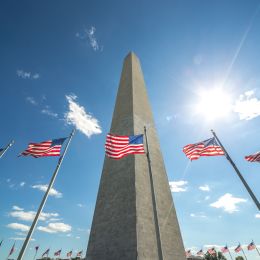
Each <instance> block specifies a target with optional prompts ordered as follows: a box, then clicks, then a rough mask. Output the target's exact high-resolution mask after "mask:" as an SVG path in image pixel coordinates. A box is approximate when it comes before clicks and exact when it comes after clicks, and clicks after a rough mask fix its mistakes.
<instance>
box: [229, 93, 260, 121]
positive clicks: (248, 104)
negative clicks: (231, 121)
mask: <svg viewBox="0 0 260 260" xmlns="http://www.w3.org/2000/svg"><path fill="white" fill-rule="evenodd" d="M254 95H255V92H254V90H250V91H246V92H245V93H244V94H242V95H240V97H239V99H238V100H237V101H236V103H235V105H234V107H233V111H234V112H236V113H238V115H239V119H240V120H251V119H253V118H255V117H258V116H259V115H260V99H257V97H255V96H254Z"/></svg>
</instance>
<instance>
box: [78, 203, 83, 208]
mask: <svg viewBox="0 0 260 260" xmlns="http://www.w3.org/2000/svg"><path fill="white" fill-rule="evenodd" d="M77 206H78V207H80V208H84V207H85V205H84V204H81V203H78V204H77Z"/></svg>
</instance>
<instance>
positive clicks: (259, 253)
mask: <svg viewBox="0 0 260 260" xmlns="http://www.w3.org/2000/svg"><path fill="white" fill-rule="evenodd" d="M252 242H253V243H254V244H255V242H254V241H253V240H252ZM255 249H256V251H257V253H258V255H259V256H260V252H259V250H258V248H257V246H256V244H255Z"/></svg>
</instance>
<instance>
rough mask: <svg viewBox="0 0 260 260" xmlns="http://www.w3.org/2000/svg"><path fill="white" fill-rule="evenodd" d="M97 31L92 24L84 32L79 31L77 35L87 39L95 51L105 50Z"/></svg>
mask: <svg viewBox="0 0 260 260" xmlns="http://www.w3.org/2000/svg"><path fill="white" fill-rule="evenodd" d="M95 33H96V28H95V27H94V26H91V27H90V28H89V29H85V30H84V33H79V32H77V33H76V37H77V38H79V39H81V40H85V39H87V40H88V41H89V44H90V46H91V47H92V49H93V50H94V51H103V46H100V45H99V43H98V41H97V37H96V34H95Z"/></svg>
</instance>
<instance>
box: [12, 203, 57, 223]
mask: <svg viewBox="0 0 260 260" xmlns="http://www.w3.org/2000/svg"><path fill="white" fill-rule="evenodd" d="M14 208H15V209H16V210H15V211H11V212H9V215H10V216H11V217H13V218H17V219H19V220H23V221H33V220H34V217H35V215H36V212H35V211H24V210H23V209H21V208H19V207H18V209H17V208H16V206H14V207H13V209H14ZM58 216H59V214H58V213H46V212H42V213H41V215H40V217H39V220H42V221H45V220H48V219H51V218H53V217H58Z"/></svg>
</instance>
